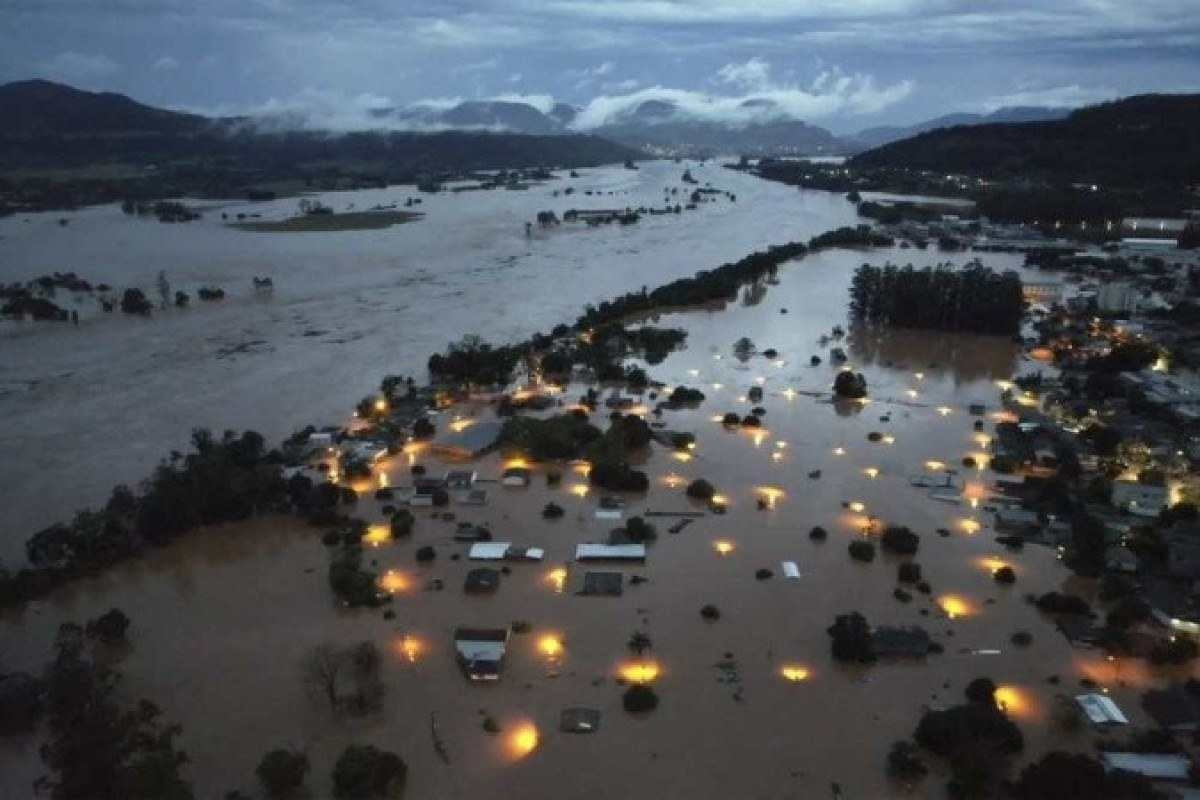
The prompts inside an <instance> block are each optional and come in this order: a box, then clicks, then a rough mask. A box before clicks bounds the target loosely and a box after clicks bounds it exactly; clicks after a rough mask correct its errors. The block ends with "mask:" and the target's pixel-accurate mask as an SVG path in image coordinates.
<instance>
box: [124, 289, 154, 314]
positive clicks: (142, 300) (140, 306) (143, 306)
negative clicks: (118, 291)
mask: <svg viewBox="0 0 1200 800" xmlns="http://www.w3.org/2000/svg"><path fill="white" fill-rule="evenodd" d="M121 310H122V311H124V312H125V313H126V314H142V315H146V314H149V313H150V301H149V300H147V299H146V295H145V294H143V293H142V290H141V289H126V290H125V293H124V294H122V295H121Z"/></svg>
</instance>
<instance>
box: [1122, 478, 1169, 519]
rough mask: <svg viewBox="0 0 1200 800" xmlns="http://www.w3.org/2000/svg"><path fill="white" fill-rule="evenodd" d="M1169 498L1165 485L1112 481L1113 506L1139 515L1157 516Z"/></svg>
mask: <svg viewBox="0 0 1200 800" xmlns="http://www.w3.org/2000/svg"><path fill="white" fill-rule="evenodd" d="M1169 499H1170V497H1169V494H1168V492H1167V487H1165V486H1153V485H1150V484H1146V483H1138V482H1137V481H1114V482H1113V485H1112V499H1111V501H1110V502H1111V503H1112V505H1113V507H1114V508H1119V509H1122V510H1124V511H1128V512H1129V513H1130V514H1136V515H1137V516H1139V517H1157V516H1158V514H1159V512H1161V511H1162V510H1163V509H1164V508H1166V507H1167V503H1168V500H1169Z"/></svg>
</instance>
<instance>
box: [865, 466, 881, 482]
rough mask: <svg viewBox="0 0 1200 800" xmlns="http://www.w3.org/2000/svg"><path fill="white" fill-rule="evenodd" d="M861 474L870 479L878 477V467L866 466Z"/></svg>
mask: <svg viewBox="0 0 1200 800" xmlns="http://www.w3.org/2000/svg"><path fill="white" fill-rule="evenodd" d="M863 475H866V476H867V477H868V478H870V479H871V480H875V479H876V478H878V477H879V468H878V467H867V468H866V469H864V470H863Z"/></svg>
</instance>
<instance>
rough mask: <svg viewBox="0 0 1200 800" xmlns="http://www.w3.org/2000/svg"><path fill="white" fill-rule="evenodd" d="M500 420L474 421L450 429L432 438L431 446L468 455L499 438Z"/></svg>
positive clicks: (485, 447) (477, 453)
mask: <svg viewBox="0 0 1200 800" xmlns="http://www.w3.org/2000/svg"><path fill="white" fill-rule="evenodd" d="M503 427H504V424H503V423H501V422H492V421H488V422H474V423H472V424H470V425H468V426H467V427H465V428H463V429H462V430H459V431H454V430H450V431H447V432H445V433H444V434H442V435H440V436H438V437H437V438H436V439H434V442H433V447H434V449H437V450H447V451H451V452H455V453H459V454H465V455H470V456H475V455H479V454H481V453H483V452H486V451H487V450H489V449H491V447H492V446H493V445H495V444H496V441H497V440H498V439H499V438H500V430H501V429H502V428H503Z"/></svg>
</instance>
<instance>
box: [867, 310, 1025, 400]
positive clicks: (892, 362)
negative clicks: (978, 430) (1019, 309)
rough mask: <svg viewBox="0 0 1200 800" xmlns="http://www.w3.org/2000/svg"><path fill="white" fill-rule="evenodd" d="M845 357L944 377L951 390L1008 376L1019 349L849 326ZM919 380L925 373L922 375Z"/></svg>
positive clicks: (985, 340) (996, 342) (984, 339)
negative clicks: (847, 346) (917, 369)
mask: <svg viewBox="0 0 1200 800" xmlns="http://www.w3.org/2000/svg"><path fill="white" fill-rule="evenodd" d="M848 339H849V345H850V357H851V358H852V359H854V361H855V363H856V364H860V365H862V366H866V367H894V368H897V369H904V368H905V367H917V368H920V369H921V370H923V372H924V373H925V374H930V373H931V374H947V375H948V376H949V377H950V378H952V379H953V381H954V384H955V385H956V386H959V385H962V384H966V383H972V382H974V381H979V380H996V379H999V378H1005V377H1008V376H1010V375H1012V374H1013V370H1014V367H1015V365H1016V363H1017V360H1018V358H1019V356H1020V351H1021V348H1020V345H1018V344H1017V343H1016V342H1014V341H1012V340H1010V339H1005V338H1004V337H1002V336H979V335H975V334H947V333H941V332H937V331H917V330H900V329H895V328H879V327H873V326H868V325H862V324H858V323H855V324H852V325H851V326H850V333H849V336H848ZM922 377H924V374H923V375H922Z"/></svg>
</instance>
